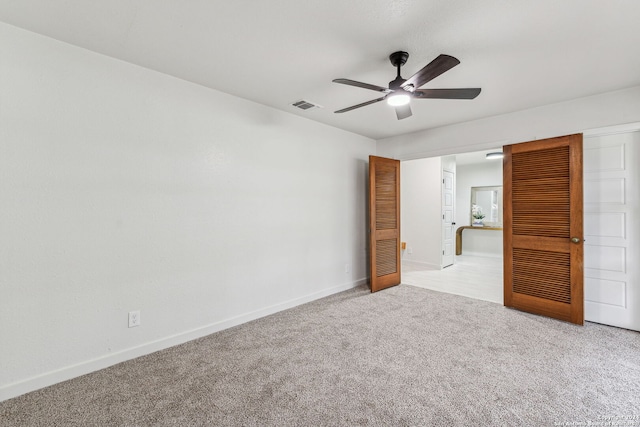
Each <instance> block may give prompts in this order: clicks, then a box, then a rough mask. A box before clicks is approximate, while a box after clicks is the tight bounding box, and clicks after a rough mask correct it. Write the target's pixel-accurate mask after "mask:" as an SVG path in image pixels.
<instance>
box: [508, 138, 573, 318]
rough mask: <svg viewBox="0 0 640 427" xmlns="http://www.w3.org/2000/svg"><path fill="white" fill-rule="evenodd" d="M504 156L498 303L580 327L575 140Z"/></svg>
mask: <svg viewBox="0 0 640 427" xmlns="http://www.w3.org/2000/svg"><path fill="white" fill-rule="evenodd" d="M504 154H505V158H504V305H505V306H507V307H513V308H516V309H519V310H523V311H527V312H531V313H536V314H541V315H544V316H548V317H553V318H557V319H561V320H565V321H568V322H572V323H576V324H583V323H584V297H583V282H584V278H583V276H584V268H583V243H582V242H583V219H582V217H583V207H582V203H583V201H582V199H583V196H582V135H581V134H578V135H569V136H563V137H558V138H551V139H546V140H539V141H532V142H527V143H522V144H515V145H509V146H505V147H504Z"/></svg>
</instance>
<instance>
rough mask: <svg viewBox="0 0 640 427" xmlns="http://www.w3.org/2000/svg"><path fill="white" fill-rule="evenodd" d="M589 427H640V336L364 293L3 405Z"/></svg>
mask: <svg viewBox="0 0 640 427" xmlns="http://www.w3.org/2000/svg"><path fill="white" fill-rule="evenodd" d="M616 422H617V423H618V424H615V423H616ZM588 423H591V425H623V426H633V425H640V334H639V333H637V332H632V331H627V330H622V329H616V328H612V327H607V326H602V325H597V324H590V323H587V324H586V325H585V326H584V327H579V326H574V325H571V324H568V323H563V322H559V321H555V320H551V319H546V318H542V317H537V316H533V315H529V314H525V313H521V312H518V311H514V310H510V309H506V308H504V307H502V306H500V305H498V304H494V303H489V302H483V301H478V300H473V299H468V298H464V297H460V296H455V295H449V294H443V293H438V292H434V291H429V290H425V289H420V288H415V287H411V286H398V287H395V288H392V289H389V290H386V291H383V292H379V293H376V294H370V293H369V292H368V289H367V288H365V287H360V288H357V289H354V290H350V291H347V292H343V293H340V294H337V295H334V296H331V297H328V298H324V299H322V300H319V301H315V302H313V303H310V304H306V305H303V306H300V307H297V308H294V309H291V310H287V311H284V312H281V313H278V314H275V315H272V316H269V317H266V318H263V319H260V320H257V321H254V322H250V323H247V324H244V325H241V326H238V327H235V328H232V329H229V330H226V331H223V332H220V333H216V334H213V335H210V336H207V337H205V338H202V339H199V340H196V341H193V342H190V343H187V344H184V345H181V346H177V347H173V348H171V349H167V350H164V351H161V352H157V353H154V354H151V355H149V356H146V357H142V358H139V359H136V360H132V361H129V362H125V363H121V364H119V365H116V366H113V367H111V368H108V369H105V370H102V371H99V372H96V373H93V374H89V375H85V376H83V377H80V378H77V379H74V380H71V381H67V382H65V383H61V384H57V385H55V386H52V387H49V388H46V389H43V390H39V391H36V392H33V393H30V394H27V395H24V396H21V397H18V398H16V399H12V400H8V401H5V402H2V403H0V425H2V426H52V425H55V426H154V425H158V426H164V425H179V426H200V425H211V426H236V425H246V426H288V425H297V426H325V425H326V426H342V425H376V426H387V425H388V426H493V425H496V426H554V425H589V424H588ZM606 423H609V424H606Z"/></svg>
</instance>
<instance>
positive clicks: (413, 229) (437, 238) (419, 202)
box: [400, 157, 442, 267]
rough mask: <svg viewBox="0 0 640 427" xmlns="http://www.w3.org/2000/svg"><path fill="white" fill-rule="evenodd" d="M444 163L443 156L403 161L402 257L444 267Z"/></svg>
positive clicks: (419, 262)
mask: <svg viewBox="0 0 640 427" xmlns="http://www.w3.org/2000/svg"><path fill="white" fill-rule="evenodd" d="M441 177H442V163H441V160H440V158H439V157H435V158H430V159H419V160H410V161H406V162H402V163H401V165H400V183H401V185H400V188H401V190H400V191H401V194H400V204H401V206H400V212H401V223H400V224H401V238H402V241H403V242H406V243H407V249H406V250H404V251H402V261H403V262H406V261H408V262H410V263H416V264H419V265H427V266H431V267H440V264H441V254H442V243H441V239H442V208H441V201H440V198H441V195H440V194H441V187H442V185H441Z"/></svg>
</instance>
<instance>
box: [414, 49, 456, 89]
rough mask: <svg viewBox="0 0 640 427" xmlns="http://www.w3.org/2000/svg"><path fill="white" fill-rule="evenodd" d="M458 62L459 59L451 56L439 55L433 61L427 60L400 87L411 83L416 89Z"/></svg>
mask: <svg viewBox="0 0 640 427" xmlns="http://www.w3.org/2000/svg"><path fill="white" fill-rule="evenodd" d="M459 63H460V61H458V60H457V59H456V58H454V57H453V56H449V55H440V56H438V57H437V58H436V59H434V60H433V61H431V62H429V63H428V64H427V65H426V66H425V67H424V68H423V69H422V70H420V71H418V72H417V73H415V74H414V75H413V76H411V77H409V78H408V79H407V81H406V82H404V83H403V84H402V87H405V86H408V85H413V87H414V88H416V89H417V88H419V87H420V86H422V85H423V84H425V83H427V82H429V81H431V80H433V79H435V78H436V77H438V76H439V75H440V74H442V73H444V72H445V71H449V70H450V69H452V68H453V67H455V66H456V65H458V64H459Z"/></svg>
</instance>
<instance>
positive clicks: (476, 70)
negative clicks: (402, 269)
mask: <svg viewBox="0 0 640 427" xmlns="http://www.w3.org/2000/svg"><path fill="white" fill-rule="evenodd" d="M0 21H4V22H5V23H8V24H12V25H15V26H18V27H21V28H24V29H27V30H31V31H34V32H37V33H40V34H43V35H46V36H50V37H53V38H55V39H59V40H62V41H65V42H68V43H71V44H74V45H77V46H81V47H84V48H86V49H90V50H92V51H95V52H99V53H102V54H105V55H108V56H111V57H114V58H118V59H121V60H124V61H127V62H131V63H133V64H138V65H140V66H143V67H147V68H150V69H153V70H157V71H160V72H162V73H166V74H169V75H172V76H175V77H178V78H181V79H184V80H188V81H191V82H194V83H198V84H201V85H203V86H207V87H210V88H213V89H217V90H220V91H223V92H227V93H230V94H233V95H236V96H239V97H242V98H246V99H249V100H252V101H255V102H258V103H261V104H264V105H269V106H271V107H274V108H277V109H280V110H284V111H288V112H291V113H293V114H297V115H300V116H303V117H307V118H309V119H311V120H316V121H318V122H322V123H326V124H328V125H331V126H335V127H338V128H342V129H345V130H348V131H352V132H355V133H358V134H362V135H365V136H368V137H371V138H374V139H381V138H385V137H389V136H394V135H400V134H404V133H409V132H415V131H419V130H422V129H427V128H431V127H437V126H443V125H447V124H452V123H458V122H463V121H468V120H474V119H478V118H482V117H487V116H492V115H496V114H502V113H506V112H510V111H516V110H522V109H527V108H532V107H536V106H540V105H545V104H550V103H555V102H561V101H565V100H569V99H575V98H579V97H583V96H588V95H593V94H597V93H602V92H608V91H612V90H616V89H622V88H626V87H631V86H636V85H640V26H639V24H638V23H639V22H640V1H637V0H475V1H474V0H270V1H267V0H229V1H222V0H189V1H178V0H109V1H99V0H93V1H89V0H2V1H1V2H0ZM396 50H405V51H407V52H409V54H410V57H409V60H408V62H407V64H406V65H405V67H404V68H403V73H402V74H403V77H405V78H408V77H410V76H411V75H412V74H413V73H415V72H416V71H418V70H419V69H420V68H422V67H423V66H424V65H426V64H427V63H428V62H430V61H431V60H432V59H434V58H435V57H436V56H438V54H440V53H445V54H449V55H452V56H455V57H457V58H458V59H459V60H460V61H461V64H460V65H458V66H457V67H455V68H453V69H452V70H450V71H448V72H447V73H445V74H443V75H442V76H440V77H438V78H436V79H434V80H433V81H431V82H429V83H427V84H426V85H425V86H424V87H425V88H443V87H481V88H482V93H481V94H480V96H479V97H478V98H476V99H475V100H473V101H468V100H433V99H432V100H414V101H412V108H413V116H412V117H410V118H408V119H405V120H402V121H398V120H397V119H396V117H395V113H394V111H393V109H392V108H391V107H389V106H387V105H386V104H385V103H382V102H381V103H377V104H374V105H370V106H367V107H363V108H360V109H358V110H354V111H351V112H347V113H343V114H334V113H333V111H334V110H337V109H341V108H344V107H347V106H350V105H353V104H358V103H361V102H364V101H368V100H370V99H375V98H378V97H379V93H377V92H374V91H369V90H366V89H361V88H355V87H350V86H344V85H339V84H335V83H332V82H331V80H333V79H335V78H339V77H342V78H349V79H353V80H359V81H363V82H367V83H371V84H375V85H380V86H387V84H388V82H389V81H390V80H392V79H393V78H395V69H394V68H393V67H392V66H391V64H390V62H389V60H388V56H389V54H390V53H392V52H394V51H396ZM300 99H305V100H308V101H311V102H315V103H318V104H320V105H322V106H323V107H324V108H322V109H313V110H309V111H306V112H305V111H300V110H297V109H295V108H294V107H292V106H290V104H291V103H292V102H294V101H297V100H300Z"/></svg>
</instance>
